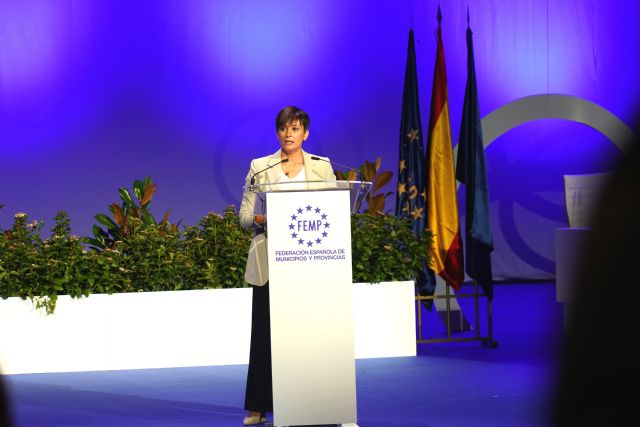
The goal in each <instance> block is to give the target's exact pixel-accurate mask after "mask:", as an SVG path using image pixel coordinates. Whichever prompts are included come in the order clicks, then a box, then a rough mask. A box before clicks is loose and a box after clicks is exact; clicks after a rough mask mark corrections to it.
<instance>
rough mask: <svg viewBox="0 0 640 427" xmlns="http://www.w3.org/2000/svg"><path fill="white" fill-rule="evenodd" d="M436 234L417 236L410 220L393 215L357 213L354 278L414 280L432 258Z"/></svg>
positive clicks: (353, 232)
mask: <svg viewBox="0 0 640 427" xmlns="http://www.w3.org/2000/svg"><path fill="white" fill-rule="evenodd" d="M432 239H433V234H432V233H431V232H430V231H428V230H425V231H424V232H422V233H421V234H420V236H418V237H416V236H414V234H413V231H412V228H411V223H410V222H409V220H408V219H398V218H397V217H395V216H392V215H369V214H353V215H352V216H351V252H352V260H353V262H352V263H353V266H352V271H353V281H354V282H365V283H378V282H387V281H403V280H413V279H414V278H415V277H416V276H417V274H418V273H419V272H420V271H421V269H422V266H423V265H425V264H427V263H428V262H429V261H430V257H431V255H430V253H429V247H430V246H431V241H432Z"/></svg>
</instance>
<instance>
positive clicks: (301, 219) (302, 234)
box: [289, 205, 331, 248]
mask: <svg viewBox="0 0 640 427" xmlns="http://www.w3.org/2000/svg"><path fill="white" fill-rule="evenodd" d="M330 230H331V223H330V222H329V219H328V217H327V214H326V213H324V212H322V209H320V208H318V207H315V208H314V207H312V206H311V205H307V206H305V207H300V208H298V209H296V211H295V213H294V214H293V215H291V221H290V223H289V232H290V233H291V238H292V239H294V240H295V241H296V242H297V243H298V245H299V246H304V247H308V248H311V247H313V246H314V245H315V246H319V245H320V244H322V239H325V238H327V237H329V231H330Z"/></svg>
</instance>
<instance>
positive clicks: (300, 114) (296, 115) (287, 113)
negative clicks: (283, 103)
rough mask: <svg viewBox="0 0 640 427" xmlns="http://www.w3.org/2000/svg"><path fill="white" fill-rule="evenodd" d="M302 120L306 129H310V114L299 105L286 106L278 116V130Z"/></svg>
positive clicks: (301, 122)
mask: <svg viewBox="0 0 640 427" xmlns="http://www.w3.org/2000/svg"><path fill="white" fill-rule="evenodd" d="M298 120H299V121H300V124H301V125H302V127H303V128H304V130H309V122H310V119H309V115H308V114H307V113H306V112H305V111H303V110H301V109H300V108H298V107H294V106H292V105H290V106H288V107H284V108H283V109H282V110H280V112H279V113H278V115H277V116H276V131H277V130H278V129H280V128H281V127H283V126H287V125H289V124H291V123H293V122H296V121H298Z"/></svg>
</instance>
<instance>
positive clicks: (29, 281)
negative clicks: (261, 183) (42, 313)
mask: <svg viewBox="0 0 640 427" xmlns="http://www.w3.org/2000/svg"><path fill="white" fill-rule="evenodd" d="M128 221H129V222H128V226H129V230H128V233H127V234H126V235H123V236H122V240H118V241H116V242H114V244H113V247H105V248H104V249H103V250H99V251H95V250H85V249H84V248H83V244H82V243H83V240H85V239H81V238H78V237H76V236H72V235H70V229H71V227H70V223H69V217H68V215H67V214H66V213H65V212H59V213H58V214H57V215H56V217H55V225H54V226H53V228H52V230H51V235H50V237H48V238H46V239H44V240H42V239H41V237H40V234H41V232H42V229H43V226H44V223H43V222H42V221H32V222H31V223H29V220H28V217H27V215H26V214H25V213H18V214H16V215H15V217H14V224H13V227H12V228H11V229H10V230H5V232H3V233H1V234H0V297H1V298H3V299H6V298H8V297H20V298H23V299H30V300H32V301H34V303H35V305H36V307H38V308H43V309H44V310H46V312H47V313H52V312H53V311H54V309H55V305H56V301H57V298H58V296H59V295H70V296H71V297H74V298H80V297H82V296H88V295H90V294H93V293H106V294H111V293H114V292H145V291H168V290H181V289H210V288H237V287H244V286H246V283H245V282H244V266H245V262H246V256H247V253H248V251H249V245H250V243H251V232H250V231H249V230H245V229H243V228H242V227H241V225H240V221H239V220H238V215H237V212H236V209H235V207H234V206H229V207H227V208H226V209H225V211H224V213H223V215H219V214H216V213H213V212H212V213H209V214H207V215H206V216H205V217H203V218H202V219H201V220H200V221H199V223H198V225H196V226H193V227H185V229H184V231H183V232H180V231H179V230H178V229H177V227H175V228H172V229H169V230H166V229H164V228H162V227H160V225H159V224H150V225H147V226H144V225H143V223H142V221H141V220H140V219H139V218H135V217H131V219H129V220H128Z"/></svg>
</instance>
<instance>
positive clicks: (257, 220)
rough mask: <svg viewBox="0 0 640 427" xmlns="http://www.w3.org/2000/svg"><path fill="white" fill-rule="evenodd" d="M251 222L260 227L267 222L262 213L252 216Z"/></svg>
mask: <svg viewBox="0 0 640 427" xmlns="http://www.w3.org/2000/svg"><path fill="white" fill-rule="evenodd" d="M253 222H254V223H255V224H256V225H259V226H260V227H262V226H263V225H264V224H265V223H266V222H267V217H265V216H264V215H262V214H258V215H256V216H254V217H253Z"/></svg>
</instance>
